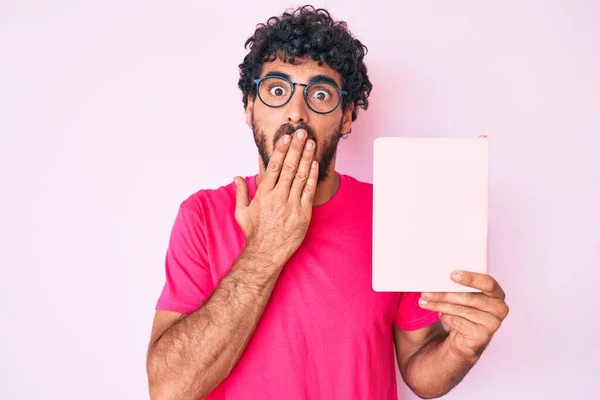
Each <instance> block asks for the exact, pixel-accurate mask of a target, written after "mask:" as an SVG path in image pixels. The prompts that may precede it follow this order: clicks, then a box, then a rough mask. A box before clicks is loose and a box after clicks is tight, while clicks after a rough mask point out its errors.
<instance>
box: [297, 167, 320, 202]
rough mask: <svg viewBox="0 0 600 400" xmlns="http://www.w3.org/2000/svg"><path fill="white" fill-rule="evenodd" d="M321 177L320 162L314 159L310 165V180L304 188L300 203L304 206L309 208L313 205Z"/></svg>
mask: <svg viewBox="0 0 600 400" xmlns="http://www.w3.org/2000/svg"><path fill="white" fill-rule="evenodd" d="M318 179H319V163H318V162H317V160H313V161H312V163H311V165H310V172H309V173H308V180H307V181H306V184H305V185H304V190H302V197H301V198H300V204H301V205H302V207H305V208H308V207H311V208H312V205H313V199H314V198H315V193H316V191H317V180H318Z"/></svg>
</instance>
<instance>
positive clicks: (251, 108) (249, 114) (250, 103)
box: [246, 94, 254, 126]
mask: <svg viewBox="0 0 600 400" xmlns="http://www.w3.org/2000/svg"><path fill="white" fill-rule="evenodd" d="M253 111H254V99H253V98H252V95H251V94H249V95H248V105H247V106H246V123H247V124H248V125H249V126H252V112H253Z"/></svg>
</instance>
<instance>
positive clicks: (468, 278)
mask: <svg viewBox="0 0 600 400" xmlns="http://www.w3.org/2000/svg"><path fill="white" fill-rule="evenodd" d="M452 280H454V281H455V282H458V283H460V284H461V285H463V286H468V287H472V288H475V289H477V290H481V291H482V292H483V293H485V294H486V295H488V296H490V297H496V298H498V299H503V300H504V299H505V298H506V295H505V293H504V290H502V288H501V287H500V285H499V284H498V282H496V280H495V279H494V278H492V277H491V276H490V275H487V274H478V273H476V272H469V271H455V272H454V273H453V274H452Z"/></svg>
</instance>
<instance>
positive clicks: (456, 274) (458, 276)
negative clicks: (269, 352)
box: [452, 272, 462, 282]
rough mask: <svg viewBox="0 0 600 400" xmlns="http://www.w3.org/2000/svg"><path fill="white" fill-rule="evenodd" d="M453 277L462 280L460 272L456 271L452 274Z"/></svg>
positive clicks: (458, 280) (457, 280)
mask: <svg viewBox="0 0 600 400" xmlns="http://www.w3.org/2000/svg"><path fill="white" fill-rule="evenodd" d="M452 279H454V280H455V281H456V282H460V280H461V279H462V274H461V273H460V272H455V273H453V274H452Z"/></svg>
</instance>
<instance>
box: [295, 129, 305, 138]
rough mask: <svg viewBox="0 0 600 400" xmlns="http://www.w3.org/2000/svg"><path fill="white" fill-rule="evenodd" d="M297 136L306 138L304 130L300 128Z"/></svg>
mask: <svg viewBox="0 0 600 400" xmlns="http://www.w3.org/2000/svg"><path fill="white" fill-rule="evenodd" d="M296 137H297V138H298V139H300V140H302V139H304V131H303V130H302V129H300V130H299V131H298V132H296Z"/></svg>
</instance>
